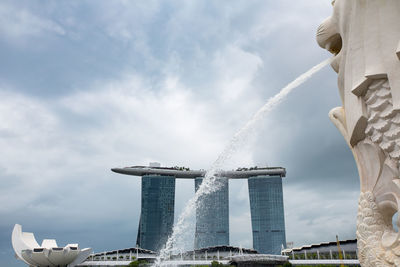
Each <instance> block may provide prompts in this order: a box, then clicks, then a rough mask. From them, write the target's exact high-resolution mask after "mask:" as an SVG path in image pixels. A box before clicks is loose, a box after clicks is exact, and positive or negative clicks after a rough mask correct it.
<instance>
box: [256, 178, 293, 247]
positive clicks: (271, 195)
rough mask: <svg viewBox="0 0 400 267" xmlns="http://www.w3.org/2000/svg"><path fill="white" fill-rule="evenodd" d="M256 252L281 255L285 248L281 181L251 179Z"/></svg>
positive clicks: (274, 179)
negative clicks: (282, 249)
mask: <svg viewBox="0 0 400 267" xmlns="http://www.w3.org/2000/svg"><path fill="white" fill-rule="evenodd" d="M248 186H249V198H250V212H251V227H252V232H253V248H254V249H256V250H257V251H258V252H259V253H264V254H275V255H277V254H280V253H281V248H282V246H285V245H286V235H285V215H284V208H283V193H282V178H281V177H280V176H272V177H269V176H256V177H249V179H248Z"/></svg>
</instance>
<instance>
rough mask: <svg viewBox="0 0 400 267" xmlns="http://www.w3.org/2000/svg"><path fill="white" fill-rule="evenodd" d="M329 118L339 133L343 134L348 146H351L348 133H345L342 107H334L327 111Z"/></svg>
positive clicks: (344, 116) (344, 117)
mask: <svg viewBox="0 0 400 267" xmlns="http://www.w3.org/2000/svg"><path fill="white" fill-rule="evenodd" d="M329 119H330V120H331V121H332V122H333V124H335V126H336V128H338V130H339V131H340V133H341V134H342V135H343V137H344V139H345V140H346V142H347V144H348V145H349V147H351V146H350V142H349V135H348V133H347V127H346V115H345V113H344V108H343V107H336V108H334V109H332V110H331V111H329Z"/></svg>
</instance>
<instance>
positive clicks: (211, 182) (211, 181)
mask: <svg viewBox="0 0 400 267" xmlns="http://www.w3.org/2000/svg"><path fill="white" fill-rule="evenodd" d="M331 60H332V59H326V60H324V61H323V62H321V63H319V64H318V65H316V66H314V67H312V68H311V69H310V70H308V71H307V72H305V73H303V74H302V75H300V76H299V77H298V78H296V79H295V80H294V81H292V82H291V83H289V84H288V85H286V86H285V87H284V88H282V89H281V91H280V92H279V93H278V94H276V95H274V96H273V97H271V98H269V99H268V101H267V103H266V104H265V105H264V106H262V107H261V108H260V109H259V110H258V111H257V112H256V113H255V114H254V116H253V117H252V118H251V119H250V120H249V121H248V122H247V123H246V124H245V125H244V126H243V127H242V128H241V129H240V130H239V131H238V132H236V134H235V135H234V136H233V138H232V139H231V140H230V142H229V144H228V145H227V146H226V147H225V149H224V150H223V151H222V153H221V154H220V155H219V156H218V158H217V160H216V161H215V162H214V163H213V164H212V166H211V168H210V169H209V170H208V171H207V173H206V174H205V177H204V179H203V182H202V184H201V186H200V187H199V189H198V190H197V192H196V194H195V195H194V197H192V198H191V199H190V200H189V202H188V203H187V204H186V206H185V208H184V210H183V212H182V213H181V215H180V216H179V218H178V222H177V223H176V224H175V225H174V228H173V230H172V234H171V236H170V237H169V238H168V241H167V243H166V244H165V247H164V249H162V250H161V251H160V255H159V257H158V258H157V260H156V262H155V264H154V265H155V266H160V265H162V259H168V257H169V255H171V254H175V253H180V251H184V250H185V247H182V245H181V246H179V245H178V244H183V243H184V242H183V241H182V239H181V237H182V236H184V235H185V233H187V232H190V231H188V229H189V227H190V226H191V223H188V222H187V220H188V218H190V217H191V216H192V215H193V213H194V212H196V208H197V207H198V206H199V200H200V199H201V197H202V196H204V195H207V194H210V193H212V192H215V191H217V190H218V189H219V187H220V183H219V181H218V180H219V179H218V172H219V171H220V170H221V169H222V167H223V165H224V163H225V162H226V161H227V160H228V159H230V158H231V157H232V155H233V154H234V153H235V152H236V151H237V150H238V148H240V147H241V146H242V145H243V144H244V143H245V142H246V140H247V139H248V137H249V135H250V134H251V133H252V132H253V130H254V128H255V127H256V125H257V124H258V123H259V122H260V121H261V120H262V119H263V118H264V117H265V116H266V115H267V114H268V113H269V112H270V111H271V110H273V109H274V108H275V107H276V106H277V105H278V104H280V103H281V102H282V101H283V100H284V99H285V98H286V96H287V95H288V94H289V93H290V92H291V91H292V90H293V89H295V88H296V87H298V86H299V85H301V84H302V83H304V82H305V81H307V80H308V79H309V78H311V77H312V76H313V75H314V74H315V73H317V72H318V71H319V70H321V69H322V68H323V67H325V66H326V65H328V64H329V63H330V62H331Z"/></svg>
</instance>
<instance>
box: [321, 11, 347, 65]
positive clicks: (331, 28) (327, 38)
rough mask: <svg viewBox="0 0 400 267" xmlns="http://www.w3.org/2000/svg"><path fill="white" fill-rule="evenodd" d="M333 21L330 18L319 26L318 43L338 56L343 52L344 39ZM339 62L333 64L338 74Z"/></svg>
mask: <svg viewBox="0 0 400 267" xmlns="http://www.w3.org/2000/svg"><path fill="white" fill-rule="evenodd" d="M332 20H333V19H332V17H329V18H327V19H326V20H325V21H324V22H322V23H321V25H319V27H318V30H317V43H318V45H319V46H320V47H322V48H324V49H326V50H328V51H329V52H331V53H332V54H334V55H338V54H339V53H340V51H341V50H342V37H341V36H340V33H339V31H338V30H337V27H336V25H335V23H333V22H332ZM338 61H339V60H338V58H337V59H335V60H334V61H332V63H331V66H332V68H333V69H334V70H335V71H336V72H339V64H338Z"/></svg>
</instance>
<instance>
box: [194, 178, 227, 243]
mask: <svg viewBox="0 0 400 267" xmlns="http://www.w3.org/2000/svg"><path fill="white" fill-rule="evenodd" d="M219 181H220V188H219V190H217V191H215V192H212V193H210V194H208V195H205V196H204V197H203V198H201V199H199V200H200V201H199V206H198V207H197V208H196V231H195V240H194V247H195V249H199V248H205V247H212V246H219V245H229V182H228V179H227V178H219ZM202 182H203V178H196V179H195V191H197V189H198V188H199V187H200V185H201V183H202Z"/></svg>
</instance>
